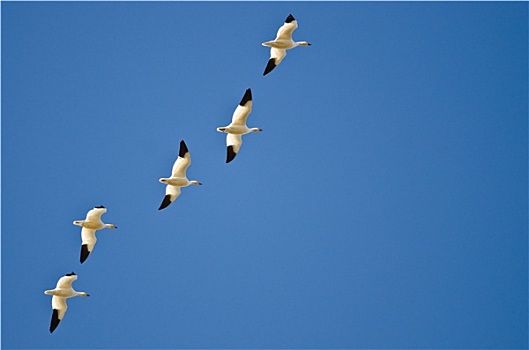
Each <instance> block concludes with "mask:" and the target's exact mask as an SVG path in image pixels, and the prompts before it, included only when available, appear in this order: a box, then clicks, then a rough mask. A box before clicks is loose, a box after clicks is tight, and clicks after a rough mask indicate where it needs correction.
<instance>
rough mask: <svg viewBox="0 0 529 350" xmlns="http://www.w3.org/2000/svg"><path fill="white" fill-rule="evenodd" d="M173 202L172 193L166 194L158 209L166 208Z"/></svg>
mask: <svg viewBox="0 0 529 350" xmlns="http://www.w3.org/2000/svg"><path fill="white" fill-rule="evenodd" d="M169 204H171V195H169V194H166V195H165V197H163V201H162V204H160V208H158V210H162V209H165V208H167V207H168V206H169Z"/></svg>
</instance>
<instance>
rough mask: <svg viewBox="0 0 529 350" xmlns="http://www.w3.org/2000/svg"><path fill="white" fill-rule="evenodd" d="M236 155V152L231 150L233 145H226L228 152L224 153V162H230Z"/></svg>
mask: <svg viewBox="0 0 529 350" xmlns="http://www.w3.org/2000/svg"><path fill="white" fill-rule="evenodd" d="M236 155H237V153H235V152H234V151H233V146H228V153H227V154H226V163H229V162H231V161H232V160H233V159H234V158H235V156H236Z"/></svg>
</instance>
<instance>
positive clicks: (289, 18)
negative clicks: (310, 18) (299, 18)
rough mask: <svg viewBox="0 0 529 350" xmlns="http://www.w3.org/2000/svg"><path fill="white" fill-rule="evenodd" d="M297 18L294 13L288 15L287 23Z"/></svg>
mask: <svg viewBox="0 0 529 350" xmlns="http://www.w3.org/2000/svg"><path fill="white" fill-rule="evenodd" d="M295 20H296V19H295V18H294V16H292V15H288V17H287V19H285V23H290V22H292V21H295Z"/></svg>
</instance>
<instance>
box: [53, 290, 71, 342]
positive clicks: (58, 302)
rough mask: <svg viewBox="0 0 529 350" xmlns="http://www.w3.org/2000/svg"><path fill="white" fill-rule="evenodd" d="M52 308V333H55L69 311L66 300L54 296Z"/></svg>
mask: <svg viewBox="0 0 529 350" xmlns="http://www.w3.org/2000/svg"><path fill="white" fill-rule="evenodd" d="M51 308H52V309H53V313H52V314H51V322H50V333H53V331H54V330H55V328H57V326H58V325H59V323H60V322H61V320H62V319H63V318H64V315H65V314H66V310H67V309H68V305H67V304H66V298H63V297H58V296H56V295H54V296H53V297H52V298H51Z"/></svg>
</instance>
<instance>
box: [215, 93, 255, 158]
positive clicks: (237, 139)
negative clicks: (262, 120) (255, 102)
mask: <svg viewBox="0 0 529 350" xmlns="http://www.w3.org/2000/svg"><path fill="white" fill-rule="evenodd" d="M251 111H252V90H251V89H247V90H246V92H245V93H244V96H243V98H242V100H241V102H240V103H239V105H238V106H237V108H235V112H233V117H232V119H231V124H230V125H228V126H225V127H220V128H217V131H218V132H225V133H227V134H228V135H226V145H227V146H228V153H227V156H226V163H229V162H231V161H232V160H233V159H234V158H235V156H236V155H237V153H238V152H239V150H240V149H241V145H242V135H245V134H248V133H251V132H259V131H263V130H262V129H259V128H248V127H247V126H246V119H248V115H249V114H250V112H251Z"/></svg>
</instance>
